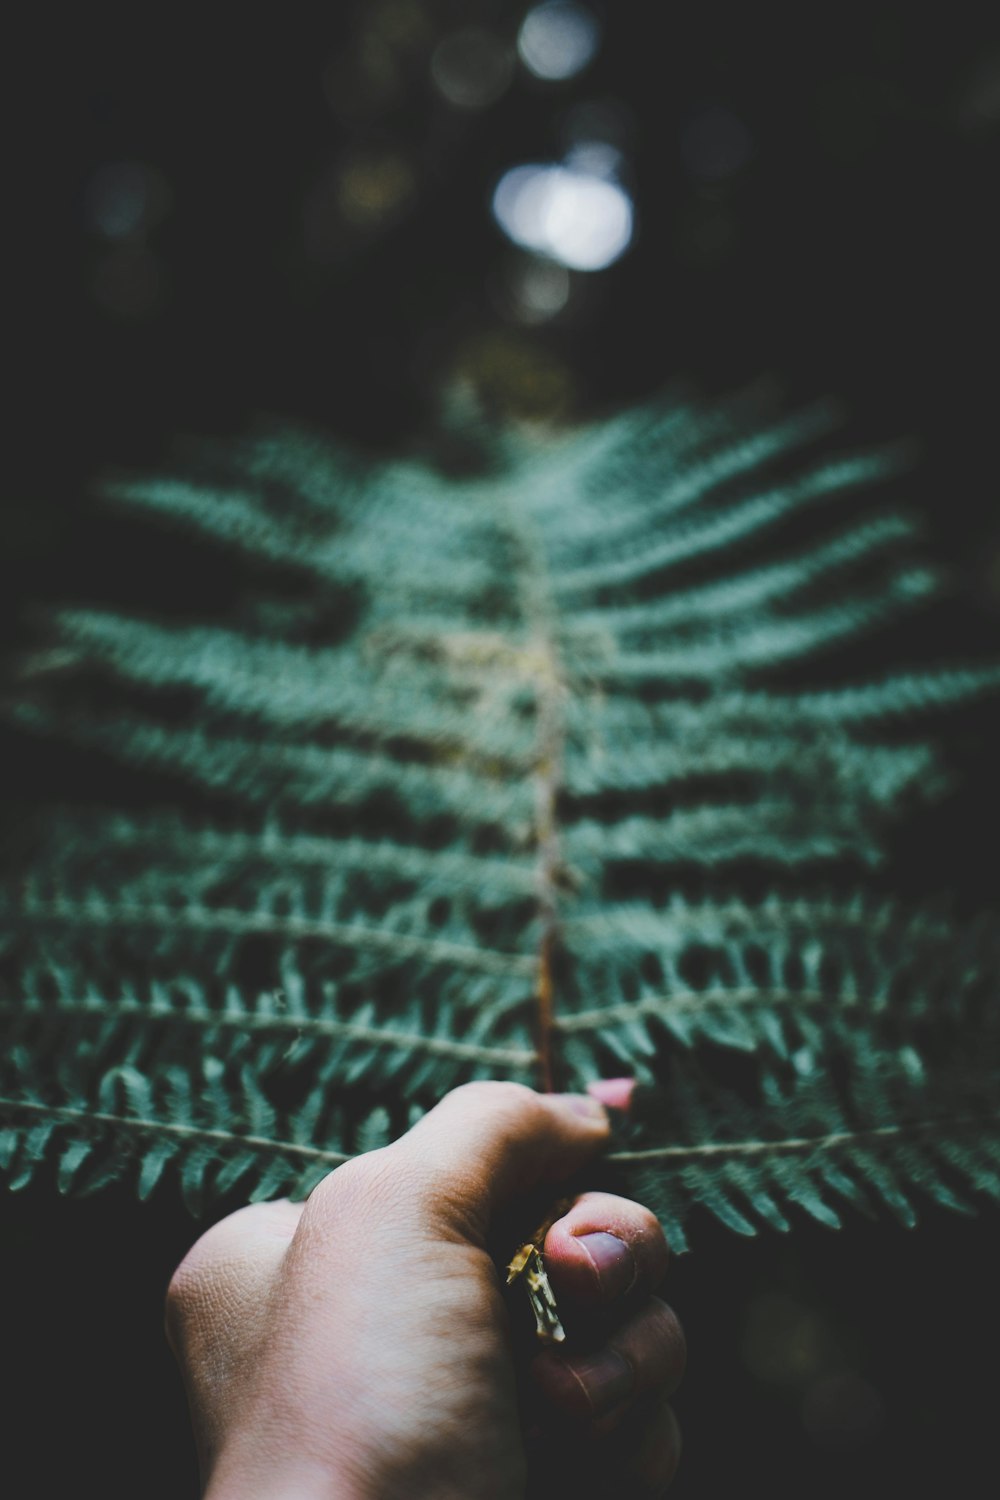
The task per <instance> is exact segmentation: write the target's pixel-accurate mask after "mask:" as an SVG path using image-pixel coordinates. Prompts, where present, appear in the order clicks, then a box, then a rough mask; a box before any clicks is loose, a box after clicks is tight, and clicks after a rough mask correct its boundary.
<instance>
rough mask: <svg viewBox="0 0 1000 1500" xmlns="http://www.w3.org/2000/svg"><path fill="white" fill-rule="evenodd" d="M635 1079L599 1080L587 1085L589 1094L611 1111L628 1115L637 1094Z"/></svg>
mask: <svg viewBox="0 0 1000 1500" xmlns="http://www.w3.org/2000/svg"><path fill="white" fill-rule="evenodd" d="M635 1084H636V1080H635V1079H634V1078H598V1079H597V1080H596V1081H595V1082H594V1083H588V1084H587V1093H588V1094H590V1095H592V1097H593V1098H595V1099H599V1100H600V1101H601V1103H602V1104H606V1105H607V1107H608V1108H609V1109H620V1110H621V1112H622V1114H627V1113H628V1111H629V1107H630V1105H631V1103H632V1095H633V1093H634V1092H635Z"/></svg>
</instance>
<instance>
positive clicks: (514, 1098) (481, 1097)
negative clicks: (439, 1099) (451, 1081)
mask: <svg viewBox="0 0 1000 1500" xmlns="http://www.w3.org/2000/svg"><path fill="white" fill-rule="evenodd" d="M447 1097H448V1098H451V1099H458V1100H460V1102H461V1103H462V1104H463V1105H464V1106H465V1107H466V1108H468V1109H470V1110H474V1111H476V1112H479V1111H485V1110H489V1111H491V1112H492V1111H493V1110H497V1111H500V1110H507V1111H510V1112H511V1113H513V1112H514V1111H517V1113H518V1114H521V1113H522V1112H523V1111H524V1110H525V1109H530V1108H532V1107H533V1106H535V1105H537V1104H538V1098H539V1096H538V1095H537V1094H536V1093H535V1091H534V1089H529V1088H528V1087H527V1086H526V1085H525V1084H523V1083H510V1082H508V1081H506V1080H504V1079H496V1078H490V1079H487V1078H483V1079H477V1080H476V1081H475V1082H474V1083H463V1084H460V1085H459V1087H458V1088H457V1089H453V1090H452V1092H451V1094H450V1095H448V1096H447Z"/></svg>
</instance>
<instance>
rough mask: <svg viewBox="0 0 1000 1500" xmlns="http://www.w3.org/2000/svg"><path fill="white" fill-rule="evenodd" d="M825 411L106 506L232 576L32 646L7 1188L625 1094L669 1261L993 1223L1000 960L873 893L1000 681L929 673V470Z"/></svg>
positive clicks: (213, 1167) (24, 694)
mask: <svg viewBox="0 0 1000 1500" xmlns="http://www.w3.org/2000/svg"><path fill="white" fill-rule="evenodd" d="M834 422H835V418H834V415H833V414H832V413H831V412H830V411H828V410H826V409H818V410H814V411H810V412H808V413H806V414H804V415H800V416H797V417H794V418H792V419H780V420H779V419H776V418H773V417H767V416H766V415H763V414H762V413H761V411H760V410H758V405H757V402H756V398H755V397H753V396H751V397H748V398H743V399H741V400H737V401H734V402H731V403H728V404H724V405H720V406H719V407H717V408H713V409H705V408H703V407H701V406H699V405H698V404H697V403H685V402H680V401H678V402H671V403H658V404H655V405H653V406H651V407H649V408H647V409H644V410H642V411H639V412H635V413H631V414H628V415H626V416H623V417H620V418H617V419H615V420H612V421H608V422H606V423H604V424H601V425H598V426H595V427H594V428H592V429H589V430H587V431H584V432H582V433H579V434H576V435H574V436H572V437H561V438H559V439H553V438H551V437H549V438H546V439H544V440H543V439H542V438H540V437H533V438H532V437H525V436H523V435H522V436H520V437H519V438H517V439H516V440H515V439H513V438H504V439H501V438H496V437H494V438H492V439H490V441H489V443H488V444H487V447H488V450H489V451H488V455H487V458H488V461H487V459H484V461H483V462H481V463H480V464H479V465H478V466H477V467H476V468H475V469H474V470H473V471H472V472H469V470H468V468H466V471H465V472H464V473H462V474H459V475H458V476H456V475H455V474H451V475H448V474H446V473H443V472H441V471H440V470H439V469H437V468H435V467H434V466H433V465H431V464H430V463H416V462H414V463H402V462H395V463H389V464H381V465H374V464H371V463H368V462H366V461H363V460H362V459H360V458H358V457H357V456H356V455H352V454H351V453H349V452H344V451H341V450H340V449H338V448H337V447H336V446H334V445H332V444H331V443H328V442H326V441H321V440H319V439H317V438H314V437H309V436H307V435H304V434H302V433H296V432H278V433H273V434H270V435H267V436H265V437H263V438H259V439H247V440H245V441H243V442H241V443H239V444H237V445H235V446H234V447H230V448H227V449H225V450H222V451H218V452H202V453H198V454H196V455H194V456H193V457H191V458H190V460H189V461H187V462H186V464H184V465H182V466H180V467H179V468H178V471H177V472H176V473H175V474H174V475H172V476H171V477H167V478H158V479H154V480H138V481H134V480H128V481H125V480H119V481H116V482H115V483H113V484H110V485H109V486H108V492H107V500H108V501H109V502H110V503H111V504H113V505H114V506H115V507H117V510H118V513H120V514H121V515H122V516H123V521H122V524H123V525H126V526H131V527H132V530H133V532H136V531H139V530H141V529H143V528H148V529H149V531H150V533H151V534H153V535H161V536H163V537H164V538H165V539H169V545H170V546H171V548H172V549H173V552H172V554H171V555H172V556H173V555H176V554H178V551H179V550H180V552H181V553H182V554H183V555H184V556H189V557H190V558H191V560H192V562H191V566H192V567H194V566H195V565H196V564H197V565H198V566H201V567H202V569H204V567H205V566H206V564H205V558H206V557H208V558H209V559H211V558H213V557H218V558H224V559H226V560H227V563H228V565H229V566H230V567H231V568H233V569H235V577H236V580H237V582H236V585H235V586H234V587H233V588H232V589H231V590H230V591H229V593H228V594H227V595H226V597H225V599H224V600H223V601H222V602H221V603H219V604H218V606H213V607H208V606H206V607H205V608H204V610H203V611H202V613H201V614H200V615H198V616H197V617H195V615H194V614H193V613H192V610H191V609H189V608H186V607H185V603H184V592H185V576H184V573H183V570H182V572H181V573H180V574H179V576H178V577H177V580H176V590H177V600H176V607H174V608H173V609H172V610H170V611H163V610H159V611H152V610H147V611H146V612H142V611H139V610H137V609H135V608H132V609H130V610H122V609H110V608H108V607H107V603H106V601H105V606H104V607H103V608H99V607H94V606H91V607H83V606H82V605H81V604H79V603H77V604H75V605H74V606H72V607H70V606H69V605H67V606H66V607H63V608H59V609H47V610H46V611H45V612H44V614H43V615H42V616H40V617H38V618H36V619H35V620H34V621H33V641H32V645H31V648H30V649H29V650H26V651H25V653H24V656H23V660H22V661H21V663H20V673H19V680H18V682H17V687H16V691H11V692H9V693H8V695H7V697H6V698H5V700H4V703H3V711H4V714H5V716H6V718H7V720H8V722H9V724H10V725H11V726H12V732H13V733H15V734H16V735H17V736H19V737H21V740H22V742H23V743H24V744H27V745H29V746H37V747H38V752H39V753H43V750H44V747H45V746H47V745H52V744H55V745H58V746H60V747H62V751H63V752H65V748H66V747H67V746H72V747H75V748H74V749H73V753H72V757H71V760H72V763H73V764H74V766H75V767H76V769H75V772H74V775H73V777H72V779H71V783H70V786H71V789H70V790H69V791H67V792H65V793H63V791H62V789H61V788H59V798H60V800H58V801H56V802H55V803H53V804H50V805H49V806H47V807H46V808H45V810H44V811H43V812H40V813H38V814H37V815H33V816H32V817H30V818H29V819H28V820H27V821H26V824H25V826H24V827H22V828H21V830H20V831H19V837H18V838H17V839H15V841H14V846H13V850H12V853H11V857H10V859H9V861H8V865H9V873H8V876H7V880H6V884H5V886H4V887H3V891H2V897H0V904H2V914H0V920H2V929H3V937H2V951H3V966H2V975H3V979H2V985H3V987H2V990H0V1014H2V1018H3V1025H4V1028H5V1031H6V1046H5V1047H4V1050H3V1056H2V1060H0V1122H2V1123H0V1162H2V1165H3V1167H4V1168H5V1169H6V1172H7V1175H8V1177H9V1181H10V1184H11V1186H13V1187H18V1186H21V1185H23V1184H25V1183H26V1182H28V1181H29V1180H30V1179H31V1177H32V1175H33V1173H35V1171H36V1170H37V1169H38V1167H39V1165H40V1164H41V1163H43V1162H51V1163H53V1164H54V1166H55V1171H56V1173H57V1176H58V1182H59V1186H60V1188H61V1189H63V1190H67V1191H68V1190H74V1191H87V1190H93V1189H95V1188H97V1187H99V1186H101V1185H102V1184H103V1183H105V1182H108V1181H110V1180H112V1179H116V1178H118V1177H120V1176H122V1175H131V1176H132V1177H133V1178H134V1180H135V1181H136V1183H137V1186H138V1191H139V1192H140V1194H142V1195H146V1194H148V1193H150V1192H151V1191H152V1190H153V1189H154V1188H155V1186H156V1183H157V1181H158V1180H159V1179H160V1177H161V1176H162V1174H163V1173H164V1171H166V1170H175V1171H177V1172H179V1174H180V1179H181V1182H182V1185H183V1188H184V1192H185V1194H186V1196H187V1197H188V1199H189V1201H190V1202H191V1203H192V1205H194V1206H197V1205H199V1204H201V1203H203V1202H206V1201H207V1202H214V1201H219V1200H220V1199H221V1198H222V1197H224V1196H225V1195H226V1194H228V1193H230V1192H234V1193H235V1192H238V1193H240V1194H242V1195H243V1196H250V1197H254V1198H259V1197H267V1196H273V1195H275V1194H277V1193H281V1192H302V1191H304V1190H306V1189H307V1188H308V1187H309V1186H310V1184H311V1183H313V1182H315V1181H316V1180H317V1178H318V1177H319V1176H320V1175H322V1173H324V1172H325V1171H327V1170H329V1168H330V1167H331V1166H333V1165H335V1164H336V1163H338V1162H340V1161H342V1160H344V1159H345V1157H347V1156H349V1155H350V1154H352V1153H354V1152H357V1151H361V1150H366V1149H369V1148H371V1147H373V1146H377V1145H379V1144H381V1143H383V1142H384V1141H386V1140H388V1139H390V1138H391V1137H392V1136H393V1135H395V1134H397V1133H399V1132H400V1131H402V1130H404V1129H406V1128H407V1125H408V1124H409V1123H410V1122H411V1121H412V1120H413V1119H414V1118H416V1117H417V1116H418V1115H419V1114H420V1112H421V1111H422V1110H423V1109H425V1108H427V1107H428V1106H429V1105H430V1103H432V1102H433V1100H434V1099H435V1098H436V1097H438V1096H439V1095H440V1094H441V1093H442V1092H443V1091H444V1090H446V1089H448V1088H450V1087H453V1086H454V1085H456V1084H458V1083H460V1082H463V1081H465V1080H468V1079H473V1078H486V1077H491V1078H510V1079H515V1080H520V1081H523V1082H528V1083H532V1084H534V1085H536V1086H545V1087H548V1086H556V1087H561V1088H580V1087H582V1086H583V1085H584V1084H585V1083H586V1082H587V1081H588V1080H592V1079H595V1078H598V1077H601V1076H609V1075H615V1074H620V1073H623V1072H628V1073H631V1074H634V1075H635V1076H637V1077H638V1078H639V1079H640V1081H641V1082H642V1083H643V1084H644V1085H645V1087H644V1088H642V1089H640V1091H639V1096H638V1105H637V1110H636V1119H635V1120H634V1121H633V1122H632V1123H630V1125H629V1126H628V1131H627V1135H625V1136H624V1137H623V1140H622V1142H621V1146H620V1149H619V1150H617V1151H616V1153H615V1164H616V1167H617V1170H618V1171H619V1173H620V1174H621V1176H622V1178H623V1179H624V1185H625V1187H626V1189H627V1190H631V1191H633V1192H635V1193H636V1194H637V1195H639V1196H642V1197H644V1198H645V1199H646V1201H648V1202H650V1203H651V1204H652V1205H653V1206H655V1207H656V1208H657V1209H658V1211H659V1212H660V1213H661V1215H662V1216H663V1218H664V1221H665V1222H666V1224H667V1227H668V1230H669V1232H670V1234H671V1237H672V1238H673V1240H674V1242H675V1243H676V1244H678V1245H680V1244H682V1243H683V1241H684V1228H685V1223H686V1221H687V1219H688V1217H689V1214H690V1211H691V1209H692V1207H693V1206H694V1205H701V1206H702V1207H703V1208H706V1209H708V1210H709V1211H711V1212H713V1213H714V1214H716V1215H717V1216H718V1217H719V1218H720V1219H721V1220H723V1221H724V1222H725V1223H727V1224H729V1225H731V1226H732V1227H733V1228H734V1229H736V1230H738V1231H740V1232H745V1233H752V1232H754V1231H755V1230H756V1229H757V1228H758V1227H759V1226H761V1225H763V1224H769V1225H772V1226H775V1227H778V1228H786V1227H787V1226H788V1224H789V1222H790V1218H792V1217H794V1214H795V1212H796V1211H797V1210H799V1209H801V1210H804V1211H805V1212H806V1213H808V1214H810V1215H812V1216H814V1217H815V1218H817V1219H819V1220H821V1221H823V1222H824V1223H829V1224H836V1223H837V1222H838V1208H842V1207H843V1206H844V1205H845V1204H850V1205H855V1206H858V1207H861V1208H876V1209H879V1208H886V1207H887V1208H888V1209H889V1210H890V1211H891V1212H892V1213H894V1214H896V1215H897V1216H898V1217H900V1218H901V1219H902V1220H903V1221H904V1222H912V1219H913V1216H914V1211H915V1205H916V1204H917V1203H918V1201H919V1199H920V1197H921V1196H922V1195H923V1196H927V1195H929V1197H930V1198H931V1199H933V1200H935V1201H936V1202H938V1203H941V1204H946V1205H948V1206H951V1207H954V1208H965V1207H969V1206H971V1205H973V1204H974V1201H975V1196H976V1194H977V1193H986V1194H989V1195H992V1196H993V1197H1000V1088H998V1084H1000V1066H998V1064H1000V1050H998V1046H997V1022H996V1017H995V1014H994V1013H995V1011H996V994H997V978H998V973H1000V939H998V936H997V934H996V932H995V930H994V928H993V925H992V924H991V923H990V921H989V920H988V919H986V918H981V919H975V918H965V919H963V920H962V921H958V920H957V919H954V918H953V917H951V916H950V915H949V913H948V912H947V911H946V910H944V908H943V907H935V906H934V905H932V904H926V903H925V904H917V905H916V906H913V907H908V906H907V905H906V903H905V902H901V901H899V900H897V899H894V898H893V896H892V895H891V891H892V890H893V883H892V871H893V868H894V866H893V859H894V857H896V856H895V855H894V850H897V851H898V847H899V846H898V838H899V832H900V830H901V829H905V828H906V827H907V826H908V825H909V823H910V822H912V820H913V819H914V818H917V817H919V816H921V809H923V808H926V807H927V806H929V805H930V804H931V803H932V802H934V800H935V799H937V798H939V797H940V796H941V795H942V793H944V792H945V791H947V789H948V774H947V771H946V769H945V762H944V761H943V759H942V757H941V756H940V754H939V752H938V749H937V748H936V744H937V740H938V738H939V737H940V734H941V728H942V724H943V723H944V722H945V721H946V720H947V719H948V717H949V716H950V715H952V714H954V713H955V712H956V711H957V710H959V709H962V708H963V706H966V705H968V704H970V703H972V702H973V701H974V700H977V699H986V698H988V697H989V695H995V694H996V693H997V691H998V690H1000V668H998V667H996V666H992V665H978V666H963V667H956V666H955V665H954V664H949V663H942V664H940V665H934V664H933V663H931V664H927V663H925V662H922V661H920V662H917V663H916V664H914V662H913V660H912V653H911V650H910V648H909V647H908V645H907V642H908V641H909V640H910V639H912V638H911V637H910V636H908V634H907V632H908V631H910V630H911V629H912V628H913V626H914V623H915V622H916V623H917V624H919V622H920V621H921V620H923V619H926V618H927V617H928V611H932V610H933V609H935V608H936V607H938V605H937V602H936V601H937V600H938V598H939V595H940V592H941V589H942V581H941V579H940V578H939V577H938V575H937V573H936V572H935V570H934V569H933V568H931V567H929V566H928V565H927V562H926V560H925V558H924V556H923V554H922V549H921V543H920V538H919V536H918V535H917V528H916V527H915V524H914V522H913V520H912V519H911V517H910V516H909V515H908V513H907V510H906V508H905V505H902V504H901V503H900V500H899V495H900V490H901V483H900V480H899V478H898V475H899V473H900V471H901V468H902V467H903V463H904V457H905V456H904V455H901V454H899V453H891V452H890V453H886V452H875V453H872V452H860V453H845V452H842V451H840V452H836V453H835V455H833V456H831V450H830V440H829V438H828V436H827V435H828V434H829V433H830V432H831V431H832V429H833V426H834ZM199 560H200V561H199ZM200 608H201V606H199V609H200ZM180 611H183V612H180ZM73 757H75V759H73Z"/></svg>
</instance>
